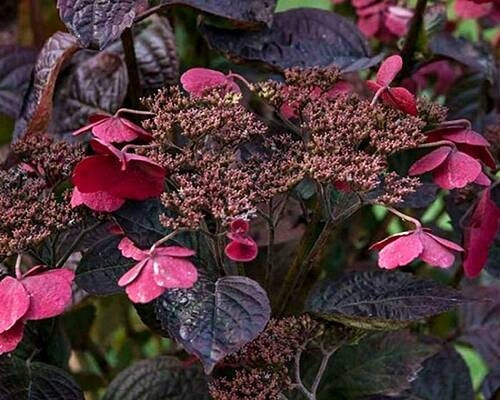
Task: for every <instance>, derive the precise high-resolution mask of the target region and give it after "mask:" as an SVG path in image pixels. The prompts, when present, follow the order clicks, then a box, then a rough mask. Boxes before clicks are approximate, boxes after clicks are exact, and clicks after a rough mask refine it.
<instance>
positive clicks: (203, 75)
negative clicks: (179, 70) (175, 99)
mask: <svg viewBox="0 0 500 400" xmlns="http://www.w3.org/2000/svg"><path fill="white" fill-rule="evenodd" d="M181 84H182V87H183V88H184V90H185V91H186V92H188V93H189V94H190V95H191V96H193V97H199V96H202V95H203V94H204V93H205V92H206V91H207V90H209V89H214V88H216V87H221V88H223V89H224V90H225V91H226V93H230V92H233V93H240V88H239V87H238V85H237V84H236V83H235V82H234V80H233V79H232V78H231V77H230V76H227V75H224V74H223V73H222V72H220V71H215V70H213V69H209V68H191V69H189V70H187V71H186V72H184V73H183V74H182V75H181Z"/></svg>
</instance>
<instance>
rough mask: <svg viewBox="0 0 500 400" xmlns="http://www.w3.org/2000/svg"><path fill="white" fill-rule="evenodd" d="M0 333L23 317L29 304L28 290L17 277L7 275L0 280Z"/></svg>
mask: <svg viewBox="0 0 500 400" xmlns="http://www.w3.org/2000/svg"><path fill="white" fill-rule="evenodd" d="M0 304H1V307H0V333H2V332H5V331H7V330H9V329H11V328H12V327H13V326H14V324H15V323H16V322H17V321H19V320H20V319H21V318H23V317H24V315H25V314H26V312H27V311H28V308H29V305H30V298H29V295H28V292H26V289H25V288H24V286H23V285H22V283H21V282H19V281H18V280H17V279H14V278H12V277H11V276H7V277H5V278H3V279H2V281H0Z"/></svg>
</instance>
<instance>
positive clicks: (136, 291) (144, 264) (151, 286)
mask: <svg viewBox="0 0 500 400" xmlns="http://www.w3.org/2000/svg"><path fill="white" fill-rule="evenodd" d="M118 248H119V249H120V251H121V252H122V254H123V256H124V257H127V258H133V259H134V260H136V261H139V262H138V263H137V264H136V265H135V266H134V267H132V268H131V269H130V270H129V271H128V272H126V273H125V274H124V275H123V276H122V277H121V278H120V280H119V281H118V285H120V286H122V287H125V291H126V292H127V295H128V297H129V299H130V300H131V301H133V302H134V303H149V302H150V301H152V300H154V299H156V298H157V297H159V296H161V295H162V294H163V293H164V292H165V291H166V290H167V289H174V288H190V287H192V286H193V285H194V284H195V282H196V280H197V279H198V272H197V270H196V267H195V266H194V265H193V263H192V262H191V261H189V260H188V259H187V258H188V257H191V256H193V255H194V254H195V252H194V251H193V250H191V249H188V248H185V247H182V246H165V247H157V248H155V249H154V250H153V251H147V250H141V249H139V248H137V247H136V246H135V245H134V243H132V241H131V240H130V239H128V238H126V237H125V238H123V239H122V240H121V241H120V244H119V245H118Z"/></svg>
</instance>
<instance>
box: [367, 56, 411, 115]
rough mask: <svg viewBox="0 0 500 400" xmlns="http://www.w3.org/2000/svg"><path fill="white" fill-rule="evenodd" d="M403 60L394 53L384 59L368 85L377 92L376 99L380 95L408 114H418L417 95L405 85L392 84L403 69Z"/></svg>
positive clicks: (384, 100) (385, 100)
mask: <svg viewBox="0 0 500 400" xmlns="http://www.w3.org/2000/svg"><path fill="white" fill-rule="evenodd" d="M402 67H403V60H402V58H401V57H400V56H398V55H394V56H391V57H389V58H387V59H385V60H384V62H383V63H382V65H381V66H380V68H379V70H378V72H377V76H376V79H375V80H374V81H373V80H371V81H367V82H366V84H367V87H368V89H370V90H371V91H372V92H374V93H375V99H376V98H378V97H380V98H381V99H382V101H383V102H384V103H387V104H389V105H391V106H393V107H395V108H397V109H399V110H401V111H403V112H405V113H407V114H410V115H417V103H416V101H415V96H413V94H411V93H410V92H409V91H408V89H405V88H403V87H391V86H390V84H391V82H392V81H393V80H394V78H395V77H396V75H397V74H398V73H399V71H401V68H402Z"/></svg>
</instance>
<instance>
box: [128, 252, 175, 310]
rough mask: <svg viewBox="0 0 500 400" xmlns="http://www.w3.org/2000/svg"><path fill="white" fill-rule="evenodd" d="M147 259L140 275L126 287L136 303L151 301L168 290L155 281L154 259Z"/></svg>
mask: <svg viewBox="0 0 500 400" xmlns="http://www.w3.org/2000/svg"><path fill="white" fill-rule="evenodd" d="M145 261H147V262H146V263H145V265H144V267H143V268H142V271H141V272H140V274H139V276H138V277H137V278H136V279H135V280H134V281H133V282H132V283H130V284H129V285H128V286H127V287H126V289H125V291H126V292H127V295H128V297H129V299H130V300H131V301H132V302H134V303H149V302H150V301H152V300H154V299H156V298H157V297H159V296H161V295H162V294H163V293H164V292H165V291H166V290H167V289H166V288H164V287H161V286H159V285H158V284H157V283H156V281H155V278H154V270H153V261H152V260H150V259H147V260H145Z"/></svg>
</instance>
